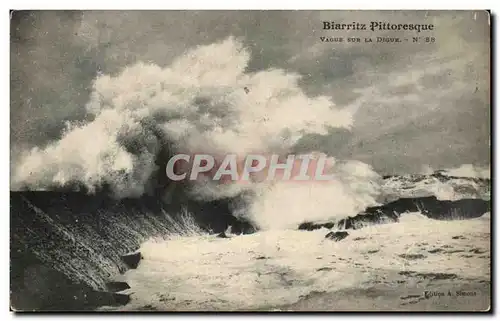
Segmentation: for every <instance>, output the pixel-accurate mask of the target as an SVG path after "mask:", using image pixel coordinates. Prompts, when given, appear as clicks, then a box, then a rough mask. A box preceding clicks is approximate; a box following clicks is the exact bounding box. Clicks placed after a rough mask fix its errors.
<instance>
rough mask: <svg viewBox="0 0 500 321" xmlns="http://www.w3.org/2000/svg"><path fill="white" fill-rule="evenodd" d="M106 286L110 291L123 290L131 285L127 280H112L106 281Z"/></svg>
mask: <svg viewBox="0 0 500 321" xmlns="http://www.w3.org/2000/svg"><path fill="white" fill-rule="evenodd" d="M106 288H107V289H108V291H110V292H120V291H123V290H127V289H130V285H128V283H127V282H118V281H112V282H108V283H106Z"/></svg>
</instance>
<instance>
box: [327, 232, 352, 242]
mask: <svg viewBox="0 0 500 321" xmlns="http://www.w3.org/2000/svg"><path fill="white" fill-rule="evenodd" d="M348 235H349V233H347V232H343V231H342V232H330V233H328V234H326V235H325V238H326V239H330V240H333V241H335V242H338V241H341V240H343V239H345V238H346V237H347V236H348Z"/></svg>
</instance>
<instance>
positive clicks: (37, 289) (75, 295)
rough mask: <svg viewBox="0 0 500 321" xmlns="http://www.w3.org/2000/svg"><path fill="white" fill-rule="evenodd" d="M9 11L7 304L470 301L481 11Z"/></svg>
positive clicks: (482, 187)
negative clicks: (8, 249)
mask: <svg viewBox="0 0 500 321" xmlns="http://www.w3.org/2000/svg"><path fill="white" fill-rule="evenodd" d="M10 18H11V30H10V35H11V36H10V37H11V38H10V56H11V58H10V59H11V70H10V79H11V80H10V84H11V93H10V95H11V102H10V103H11V105H10V114H11V116H10V119H11V125H10V132H11V141H10V154H11V166H10V171H11V174H10V180H11V181H10V190H11V192H10V280H11V283H10V308H11V310H12V311H17V312H21V311H123V312H126V311H161V312H165V311H198V312H204V311H235V312H241V311H254V312H262V311H331V312H335V311H353V312H355V311H386V312H392V311H451V312H454V311H477V312H486V311H490V309H491V229H492V226H491V220H490V217H491V214H490V212H491V193H490V190H491V177H490V167H491V164H490V159H491V101H490V90H491V89H490V77H491V71H490V69H491V62H490V50H491V45H490V33H491V20H490V19H491V17H490V13H489V12H488V11H481V10H477V11H362V10H354V11H300V10H299V11H264V10H262V11H244V10H243V11H236V10H234V11H203V10H198V11H12V12H10Z"/></svg>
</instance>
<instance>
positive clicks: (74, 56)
mask: <svg viewBox="0 0 500 321" xmlns="http://www.w3.org/2000/svg"><path fill="white" fill-rule="evenodd" d="M324 20H326V21H336V22H339V23H341V22H343V21H344V22H345V23H351V22H360V23H367V24H368V23H369V22H370V21H389V22H392V23H432V24H434V26H435V27H434V29H435V30H434V31H433V32H430V33H422V34H421V35H422V36H433V37H435V39H436V41H435V43H433V44H429V43H427V44H426V43H424V42H420V43H415V44H412V43H411V42H410V43H405V44H378V43H372V44H366V43H361V44H349V43H345V42H344V43H322V42H321V41H320V40H319V37H320V36H344V37H346V36H348V35H353V36H359V37H361V38H362V40H363V39H364V38H365V37H370V36H371V37H377V36H384V35H385V36H392V37H411V36H414V35H415V33H414V32H407V33H403V32H386V33H384V32H380V31H378V32H370V31H357V32H355V31H351V32H349V33H347V32H345V31H344V32H343V31H337V32H336V31H328V30H322V29H321V28H322V21H324ZM11 28H12V29H11V155H12V157H13V158H12V159H13V161H14V162H15V160H16V155H18V154H19V152H20V151H22V150H24V149H26V148H31V147H33V146H40V147H41V146H45V145H46V144H47V143H48V142H50V141H52V140H56V139H58V138H59V137H60V135H61V132H62V130H63V129H64V126H65V125H64V124H65V122H66V121H75V120H77V121H86V120H88V117H89V116H88V115H87V114H86V112H85V103H86V102H87V101H88V98H89V93H90V91H91V89H92V88H91V87H92V80H93V79H94V77H95V76H96V75H97V74H98V73H110V74H116V73H117V72H119V71H120V70H122V69H123V68H124V67H125V66H127V65H131V64H133V63H134V62H137V61H146V62H153V63H155V64H158V65H160V66H166V65H168V64H169V63H170V62H171V61H172V59H174V58H175V57H176V56H178V55H180V54H182V53H183V52H185V50H186V49H188V48H191V47H194V46H197V45H200V44H210V43H213V42H214V41H217V40H221V39H224V38H227V37H228V36H230V35H233V36H237V37H241V39H242V41H243V42H244V43H245V45H246V46H247V47H248V48H250V50H251V52H252V60H251V62H250V65H249V67H248V72H252V71H257V70H263V69H268V68H273V67H276V68H282V69H286V70H289V71H294V72H298V73H300V74H301V75H302V76H303V77H302V80H301V86H302V87H303V89H304V90H305V91H306V92H307V93H308V94H309V95H320V94H321V95H326V96H329V97H332V100H333V101H334V102H335V104H336V105H337V106H339V107H343V108H348V109H350V110H352V111H353V112H354V113H355V114H354V126H353V128H352V130H350V131H347V130H332V132H331V133H330V135H328V136H308V137H305V138H303V140H302V141H301V142H300V143H299V145H298V146H297V149H298V150H300V149H302V148H304V149H305V147H304V146H310V145H311V144H312V145H314V146H315V147H316V149H318V150H323V151H326V152H328V153H329V154H331V155H333V156H335V157H338V158H340V159H357V160H360V161H363V162H366V163H369V164H371V165H373V167H374V168H375V169H376V170H377V171H379V172H380V173H402V172H420V171H421V169H422V166H423V165H430V166H431V167H433V168H435V169H437V168H449V167H455V166H458V165H461V164H467V163H472V164H475V165H482V166H484V165H489V159H490V138H489V137H490V100H489V98H490V71H489V69H490V66H489V64H490V56H489V51H490V44H489V42H490V34H489V33H490V31H489V30H490V29H489V28H490V26H489V17H488V15H487V13H486V12H483V11H478V12H470V11H469V12H466V11H462V12H457V11H448V12H425V11H420V12H391V11H386V12H356V11H353V12H347V11H343V12H339V11H336V12H334V11H302V12H297V11H284V12H278V11H269V12H263V11H262V12H259V11H254V12H245V11H240V12H236V11H211V12H207V11H206V12H202V11H198V12H196V11H191V12H178V11H177V12H175V11H174V12H166V11H158V12H153V11H149V12H146V11H142V12H141V11H121V12H118V11H109V12H67V11H59V12H54V11H41V12H16V13H15V14H14V15H13V18H12V25H11ZM96 139H97V138H96ZM308 148H309V147H308Z"/></svg>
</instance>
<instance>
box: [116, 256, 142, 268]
mask: <svg viewBox="0 0 500 321" xmlns="http://www.w3.org/2000/svg"><path fill="white" fill-rule="evenodd" d="M142 258H143V257H142V255H141V252H136V253H131V254H126V255H122V257H121V259H122V261H123V263H125V265H126V266H127V267H128V268H129V269H137V266H138V265H139V262H140V261H141V259H142Z"/></svg>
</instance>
